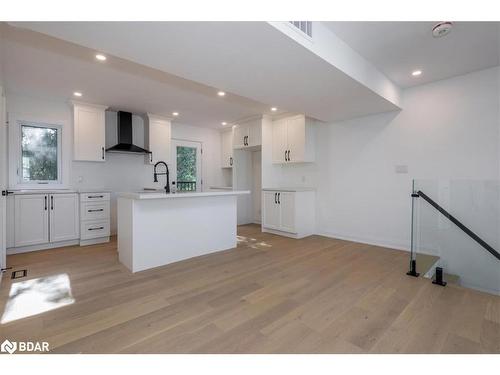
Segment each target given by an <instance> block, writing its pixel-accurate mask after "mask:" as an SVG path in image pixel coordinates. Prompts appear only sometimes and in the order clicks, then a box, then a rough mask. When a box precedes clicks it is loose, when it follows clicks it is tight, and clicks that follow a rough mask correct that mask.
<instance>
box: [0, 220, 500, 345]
mask: <svg viewBox="0 0 500 375" xmlns="http://www.w3.org/2000/svg"><path fill="white" fill-rule="evenodd" d="M193 231H194V233H193V235H195V228H193ZM238 233H239V236H240V237H239V243H238V247H237V248H236V249H232V250H228V251H224V252H220V253H215V254H210V255H207V256H203V257H198V258H193V259H189V260H186V261H182V262H179V263H175V264H171V265H168V266H165V267H159V268H156V269H153V270H149V271H145V272H140V273H137V274H132V273H130V272H129V271H128V270H127V269H126V268H125V267H124V266H122V265H121V264H120V263H119V262H118V257H117V252H116V242H111V243H109V244H102V245H95V246H88V247H82V248H81V247H67V248H61V249H53V250H46V251H40V252H33V253H26V254H18V255H13V256H9V257H8V264H9V265H10V266H13V268H14V269H23V268H27V269H28V277H27V279H39V280H40V282H41V283H42V284H41V285H43V281H44V280H47V278H50V277H51V276H55V275H64V274H66V275H68V276H69V280H70V288H71V294H72V297H73V299H74V302H73V303H71V304H69V305H66V306H63V307H59V308H56V309H53V310H50V311H46V312H43V313H40V314H38V315H33V316H27V317H25V318H22V319H18V320H14V321H11V322H7V323H4V324H1V325H0V342H2V341H3V340H4V339H5V338H8V339H10V340H30V341H36V340H39V341H42V340H43V341H48V342H49V344H50V349H51V352H53V353H500V297H496V296H492V295H488V294H485V293H480V292H477V291H473V290H469V289H464V288H461V287H459V286H455V285H450V286H447V287H445V288H442V287H438V286H435V285H432V284H431V282H430V280H429V279H424V278H412V277H408V276H406V275H405V272H406V268H407V264H408V254H407V253H405V252H401V251H396V250H390V249H385V248H381V247H375V246H370V245H364V244H359V243H354V242H348V241H341V240H336V239H331V238H325V237H321V236H311V237H309V238H306V239H302V240H294V239H289V238H285V237H279V236H275V235H272V234H267V233H261V231H260V227H258V226H255V225H248V226H241V227H239V228H238ZM6 276H8V277H6ZM24 280H26V278H25V279H19V280H10V274H5V275H4V279H3V281H2V284H1V287H0V313H1V314H5V313H6V311H5V310H6V309H8V308H10V309H16V308H20V307H19V304H18V305H16V303H15V301H13V299H15V298H18V297H10V298H9V291H10V289H11V285H12V284H13V283H16V282H23V281H24ZM68 287H69V286H68ZM59 288H62V287H61V286H59ZM41 290H43V289H41ZM57 292H59V291H57ZM61 293H63V292H62V291H61ZM54 301H55V302H54V303H57V301H58V299H57V298H54Z"/></svg>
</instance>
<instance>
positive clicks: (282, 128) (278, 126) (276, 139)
mask: <svg viewBox="0 0 500 375" xmlns="http://www.w3.org/2000/svg"><path fill="white" fill-rule="evenodd" d="M286 123H287V120H286V119H281V120H277V121H273V163H285V151H286V149H287V148H286V145H287V140H286Z"/></svg>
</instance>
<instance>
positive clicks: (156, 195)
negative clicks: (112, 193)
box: [116, 190, 250, 200]
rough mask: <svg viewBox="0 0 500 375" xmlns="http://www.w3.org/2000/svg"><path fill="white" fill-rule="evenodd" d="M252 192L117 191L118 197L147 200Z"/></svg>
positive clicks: (246, 192)
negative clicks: (167, 192) (168, 192)
mask: <svg viewBox="0 0 500 375" xmlns="http://www.w3.org/2000/svg"><path fill="white" fill-rule="evenodd" d="M246 194H250V191H249V190H232V191H203V192H197V193H170V194H166V193H161V192H153V193H151V192H119V193H116V196H117V197H118V198H126V199H134V200H145V199H181V198H198V197H217V196H228V195H246Z"/></svg>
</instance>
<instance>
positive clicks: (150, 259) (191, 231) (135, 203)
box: [118, 191, 250, 272]
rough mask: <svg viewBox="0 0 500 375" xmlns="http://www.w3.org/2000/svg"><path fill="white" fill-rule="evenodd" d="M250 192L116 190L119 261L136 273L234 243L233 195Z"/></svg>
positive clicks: (234, 217)
mask: <svg viewBox="0 0 500 375" xmlns="http://www.w3.org/2000/svg"><path fill="white" fill-rule="evenodd" d="M249 193H250V192H248V191H227V192H206V193H177V194H165V193H119V194H118V254H119V259H120V262H122V263H123V264H124V265H125V266H126V267H127V268H128V269H129V270H131V271H132V272H138V271H143V270H147V269H150V268H154V267H159V266H163V265H166V264H169V263H173V262H177V261H180V260H183V259H188V258H192V257H196V256H200V255H205V254H209V253H213V252H216V251H221V250H227V249H231V248H234V247H236V243H237V241H236V226H237V223H236V220H237V219H236V196H237V195H240V194H249Z"/></svg>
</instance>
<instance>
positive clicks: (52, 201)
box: [50, 195, 54, 210]
mask: <svg viewBox="0 0 500 375" xmlns="http://www.w3.org/2000/svg"><path fill="white" fill-rule="evenodd" d="M50 209H51V210H54V196H53V195H51V196H50Z"/></svg>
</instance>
